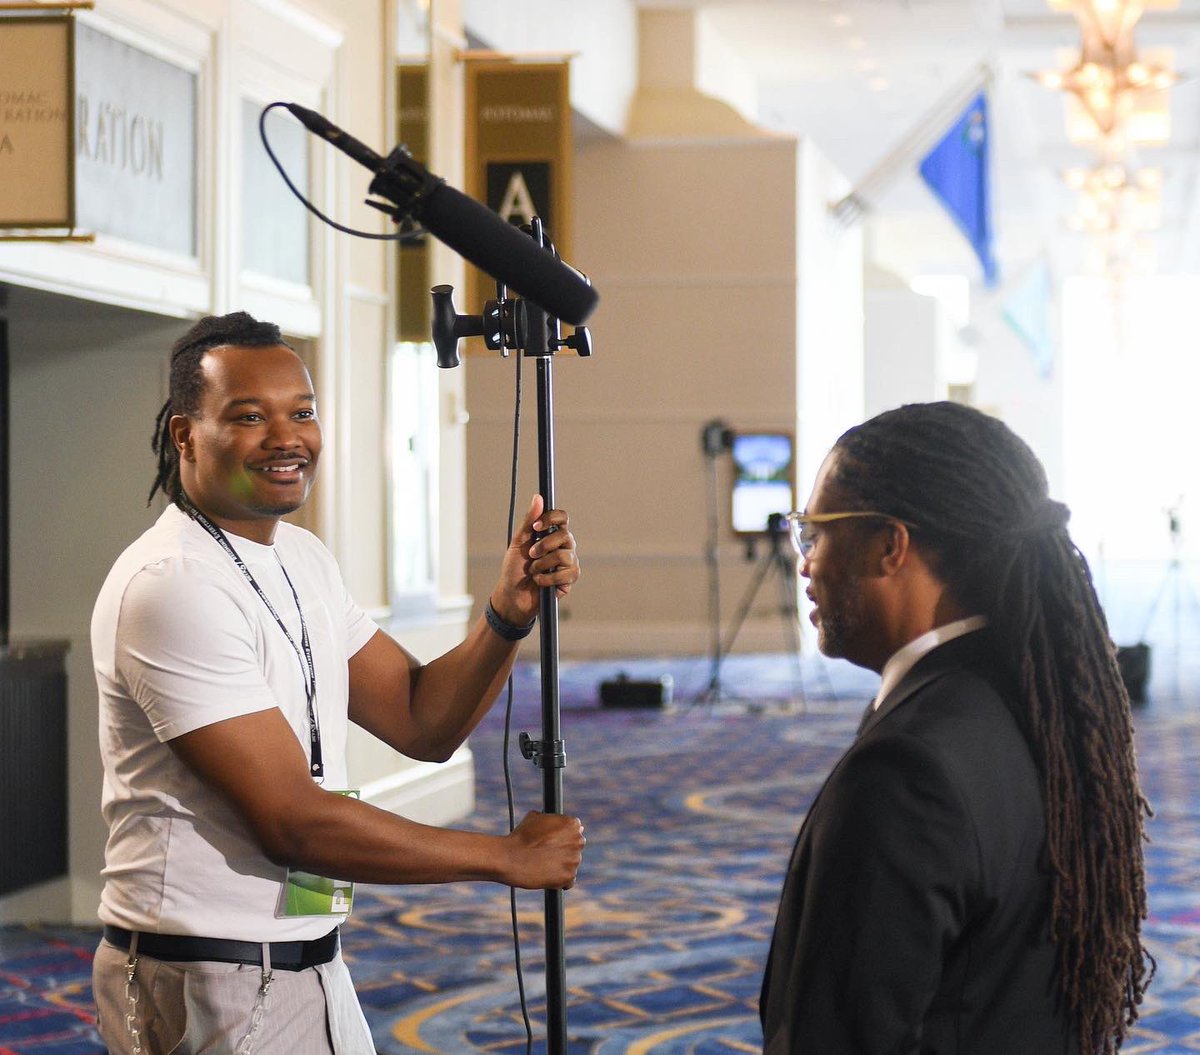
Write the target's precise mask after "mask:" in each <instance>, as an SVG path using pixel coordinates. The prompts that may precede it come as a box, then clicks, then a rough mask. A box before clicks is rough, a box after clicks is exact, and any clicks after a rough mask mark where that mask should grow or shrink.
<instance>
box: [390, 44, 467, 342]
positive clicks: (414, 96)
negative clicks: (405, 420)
mask: <svg viewBox="0 0 1200 1055" xmlns="http://www.w3.org/2000/svg"><path fill="white" fill-rule="evenodd" d="M396 92H397V98H398V105H397V107H396V115H397V122H396V123H397V128H396V137H397V139H398V140H399V141H400V142H401V143H403V144H404V145H405V146H406V147H408V151H409V153H410V154H412V156H413V159H414V160H416V161H418V162H420V163H421V164H422V165H428V164H429V69H428V67H427V66H426V64H425V63H423V62H422V63H405V64H404V65H401V66H398V67H397V69H396ZM397 252H398V254H399V273H398V276H397V304H396V309H397V310H396V325H397V328H398V330H399V333H398V334H397V338H398V339H399V340H401V341H416V342H418V343H419V342H422V341H429V339H430V332H429V325H430V319H429V310H430V299H429V287H430V286H431V285H433V283H432V282H431V281H430V275H429V236H428V235H421V236H420V237H419V238H416V239H413V240H412V241H404V242H401V243H400V246H399V248H398V250H397ZM458 310H459V311H466V310H467V309H465V308H461V307H460V308H459V309H458ZM472 310H477V309H472Z"/></svg>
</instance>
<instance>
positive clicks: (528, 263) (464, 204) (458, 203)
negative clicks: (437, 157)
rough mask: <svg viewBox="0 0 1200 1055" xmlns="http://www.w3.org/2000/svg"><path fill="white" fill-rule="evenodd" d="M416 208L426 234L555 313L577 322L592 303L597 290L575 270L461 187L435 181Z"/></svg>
mask: <svg viewBox="0 0 1200 1055" xmlns="http://www.w3.org/2000/svg"><path fill="white" fill-rule="evenodd" d="M416 212H417V218H418V219H419V220H420V221H421V222H422V223H423V224H424V225H425V227H426V229H427V230H428V231H429V232H430V233H431V234H433V235H434V236H436V237H437V238H438V239H440V240H441V241H443V242H445V243H446V245H448V246H449V247H450V248H451V249H453V250H454V251H455V252H456V253H458V254H459V255H460V256H463V257H465V258H466V259H467V260H469V261H470V262H471V263H472V264H474V265H475V266H476V267H478V268H480V269H482V270H483V271H486V272H487V273H488V274H489V275H491V276H492V278H494V279H497V280H498V281H500V282H503V283H504V284H505V285H506V286H508V287H510V288H511V289H513V290H516V292H518V293H520V294H521V296H523V297H528V298H529V299H530V300H532V301H533V302H534V303H535V304H537V305H538V306H539V307H541V308H544V309H545V310H546V311H547V312H548V313H549V314H550V315H552V316H554V317H555V318H556V319H561V320H562V321H563V322H567V323H570V324H571V325H573V326H578V325H580V324H582V323H583V322H584V320H586V319H587V317H588V316H589V315H591V313H592V310H593V309H594V308H595V307H596V302H597V301H598V300H599V299H600V295H599V294H598V293H597V292H596V291H595V290H594V289H593V288H592V287H591V286H590V285H588V283H587V281H586V280H585V279H584V278H583V277H582V276H581V275H580V274H579V273H578V272H577V271H575V270H573V269H572V268H570V267H567V265H566V264H564V263H562V262H561V261H559V260H557V259H556V258H555V256H554V254H553V253H550V252H547V251H546V250H545V249H543V248H541V246H539V245H537V243H535V242H534V240H533V239H532V238H530V237H529V236H528V235H527V234H525V233H523V232H522V231H520V230H518V229H517V228H516V227H514V226H513V225H512V224H511V223H509V222H508V221H507V220H505V219H504V218H503V217H502V216H500V215H498V214H497V213H494V212H492V210H491V209H489V208H488V207H487V206H486V205H483V204H482V203H480V202H477V201H476V200H475V199H474V198H471V197H468V196H467V195H466V194H463V193H462V191H459V190H455V189H454V188H453V187H451V186H448V185H447V184H445V183H443V184H440V185H439V186H438V187H437V188H436V189H434V190H433V191H431V192H430V193H429V194H428V195H426V196H425V197H424V198H422V199H421V201H420V203H419V204H418V206H417V210H416Z"/></svg>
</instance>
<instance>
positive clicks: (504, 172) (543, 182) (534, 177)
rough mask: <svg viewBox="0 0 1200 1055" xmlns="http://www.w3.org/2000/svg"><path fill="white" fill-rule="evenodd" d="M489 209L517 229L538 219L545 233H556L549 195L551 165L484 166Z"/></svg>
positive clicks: (528, 162)
mask: <svg viewBox="0 0 1200 1055" xmlns="http://www.w3.org/2000/svg"><path fill="white" fill-rule="evenodd" d="M487 204H488V208H490V209H492V210H493V211H494V212H497V213H499V214H500V215H501V216H503V217H504V219H506V220H507V221H508V222H509V223H513V224H516V225H517V226H518V227H520V226H521V225H522V224H527V223H532V222H533V218H534V217H535V216H538V217H541V220H542V225H543V226H544V227H545V228H546V230H548V231H550V232H552V233H553V232H555V230H556V228H555V224H554V206H553V203H552V198H551V194H550V165H549V164H548V163H546V162H544V161H526V162H522V163H519V164H512V163H504V162H497V161H492V162H489V163H488V166H487Z"/></svg>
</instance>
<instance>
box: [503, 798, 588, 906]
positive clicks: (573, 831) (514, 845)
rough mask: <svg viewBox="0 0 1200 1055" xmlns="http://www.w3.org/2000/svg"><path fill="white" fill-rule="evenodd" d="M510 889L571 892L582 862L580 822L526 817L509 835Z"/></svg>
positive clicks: (550, 815)
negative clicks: (511, 887)
mask: <svg viewBox="0 0 1200 1055" xmlns="http://www.w3.org/2000/svg"><path fill="white" fill-rule="evenodd" d="M507 838H508V843H509V868H508V872H509V875H508V877H507V882H508V885H509V886H515V887H521V888H522V889H524V890H570V889H571V887H573V886H574V885H575V876H576V874H577V873H578V872H579V864H580V862H581V861H582V860H583V848H584V846H585V845H586V843H587V840H586V839H585V838H584V837H583V822H582V821H581V820H580V819H579V818H578V817H564V816H562V815H560V814H557V813H538V812H536V811H532V812H530V813H527V814H525V819H524V820H522V821H521V823H520V824H518V825H517V826H516V828H514V829H513V830H512V832H511V833H510V834H509V835H508V837H507Z"/></svg>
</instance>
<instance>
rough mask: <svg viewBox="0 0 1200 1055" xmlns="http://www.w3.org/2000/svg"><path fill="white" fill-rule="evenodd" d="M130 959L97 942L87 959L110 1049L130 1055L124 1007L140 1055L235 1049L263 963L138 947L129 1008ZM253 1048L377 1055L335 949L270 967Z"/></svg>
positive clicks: (285, 1054)
mask: <svg viewBox="0 0 1200 1055" xmlns="http://www.w3.org/2000/svg"><path fill="white" fill-rule="evenodd" d="M128 959H129V954H128V951H127V950H125V949H118V948H115V947H114V946H112V945H110V944H109V943H108V942H107V941H101V942H100V947H99V948H98V949H97V950H96V957H95V960H94V961H93V965H92V989H93V992H94V994H95V999H96V1010H97V1013H98V1025H99V1029H100V1036H101V1038H102V1039H103V1040H104V1043H105V1044H106V1045H107V1046H108V1050H109V1052H110V1053H113V1055H132V1053H133V1051H134V1041H133V1036H132V1034H131V1032H130V1029H129V1025H130V1023H129V1021H128V1017H127V1016H129V1015H131V1014H132V1015H133V1023H132V1024H133V1026H134V1028H136V1029H137V1030H138V1031H139V1039H140V1042H141V1049H142V1052H143V1053H144V1055H168V1053H172V1055H233V1053H235V1052H237V1051H238V1050H239V1046H240V1045H241V1044H242V1040H243V1038H244V1037H245V1036H246V1034H247V1033H248V1032H249V1031H250V1027H251V1022H252V1020H253V1017H254V1012H255V1006H256V1004H257V1003H258V993H259V988H260V987H261V984H262V970H261V968H259V967H258V966H256V965H255V966H249V965H243V964H229V963H177V962H170V961H166V960H155V959H152V958H151V957H148V956H143V955H141V954H140V953H139V954H138V961H137V967H136V970H135V973H134V981H135V984H136V994H137V1001H136V1008H134V1007H132V1006H131V1002H130V999H129V995H128V994H127V993H126V970H125V964H126V962H127V961H128ZM132 991H133V990H131V992H132ZM250 1055H375V1047H374V1045H373V1044H372V1042H371V1034H370V1030H369V1029H368V1028H367V1023H366V1019H365V1018H363V1013H362V1009H361V1008H360V1007H359V1004H358V997H357V996H356V995H355V993H354V985H353V983H352V982H351V981H350V972H349V971H347V970H346V965H345V964H344V963H343V962H342V957H341V954H340V953H339V954H338V955H337V956H336V957H335V958H334V959H333V960H331V961H330V962H329V963H327V964H322V965H321V966H319V967H309V968H307V969H305V970H303V971H279V970H276V971H275V972H274V974H273V976H272V980H271V987H270V990H269V991H268V995H267V998H266V1001H265V1004H264V1006H263V1011H262V1016H261V1019H260V1021H259V1025H258V1028H257V1029H256V1030H255V1033H254V1036H253V1038H252V1040H251V1044H250Z"/></svg>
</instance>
